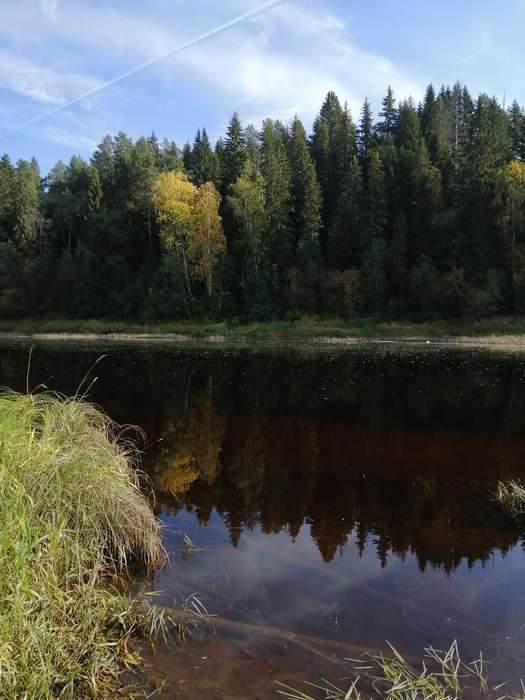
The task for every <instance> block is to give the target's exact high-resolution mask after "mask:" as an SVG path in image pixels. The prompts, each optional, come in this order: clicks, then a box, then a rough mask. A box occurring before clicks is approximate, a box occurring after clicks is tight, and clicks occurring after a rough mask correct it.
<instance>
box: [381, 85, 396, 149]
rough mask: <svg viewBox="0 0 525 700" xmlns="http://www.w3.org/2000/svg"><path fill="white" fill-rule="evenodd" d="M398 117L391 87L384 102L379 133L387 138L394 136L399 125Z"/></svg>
mask: <svg viewBox="0 0 525 700" xmlns="http://www.w3.org/2000/svg"><path fill="white" fill-rule="evenodd" d="M397 116H398V112H397V109H396V100H395V97H394V91H393V90H392V87H391V86H390V85H389V86H388V90H387V93H386V95H385V97H384V98H383V101H382V109H381V111H380V112H379V118H380V121H379V123H378V125H377V131H378V133H379V134H380V135H381V136H383V137H386V138H390V137H392V136H393V134H394V131H395V128H396V125H397Z"/></svg>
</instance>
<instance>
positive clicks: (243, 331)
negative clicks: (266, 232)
mask: <svg viewBox="0 0 525 700" xmlns="http://www.w3.org/2000/svg"><path fill="white" fill-rule="evenodd" d="M2 332H4V333H19V334H24V335H31V334H35V333H49V334H70V335H76V334H82V335H86V334H87V335H89V334H96V335H110V334H123V335H130V334H133V335H136V334H153V335H162V334H176V335H184V336H191V337H196V338H203V337H209V336H215V337H226V338H228V337H229V338H261V339H264V338H267V339H268V338H269V339H274V338H275V339H287V338H292V339H295V338H299V339H301V338H303V339H304V338H312V337H320V338H323V337H324V338H326V337H330V338H357V339H367V338H380V339H452V340H459V341H463V342H468V340H470V339H476V340H478V341H483V342H486V343H512V344H520V343H521V344H524V343H525V317H520V316H499V317H493V318H488V319H480V320H472V319H452V320H430V321H425V320H420V321H381V320H374V319H356V320H354V321H343V320H340V319H337V318H323V317H304V318H301V319H298V320H294V321H266V322H252V323H243V322H233V321H232V322H217V321H213V320H206V319H201V320H195V321H181V320H173V321H164V322H151V323H146V322H144V323H140V322H139V323H137V322H136V321H132V320H123V319H116V320H115V319H69V318H60V317H49V318H22V319H12V320H9V319H0V333H2Z"/></svg>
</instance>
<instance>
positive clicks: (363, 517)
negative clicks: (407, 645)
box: [149, 377, 525, 573]
mask: <svg viewBox="0 0 525 700" xmlns="http://www.w3.org/2000/svg"><path fill="white" fill-rule="evenodd" d="M213 387H214V383H213V381H212V378H211V377H209V378H208V383H207V386H206V387H205V388H204V389H202V390H200V391H199V392H196V391H194V392H193V394H192V397H191V401H190V403H189V405H188V404H187V405H186V406H185V409H184V412H183V414H182V415H179V416H174V417H173V418H167V419H166V421H165V423H164V424H163V426H162V429H161V441H160V442H159V443H158V447H157V449H156V450H155V451H154V453H153V454H152V455H150V461H149V463H150V465H151V476H152V478H153V482H154V486H155V491H156V493H157V497H158V499H159V502H160V503H161V505H162V506H163V507H165V508H168V509H169V510H170V511H171V512H173V513H177V512H179V511H180V509H182V508H185V509H186V510H188V511H189V512H192V513H194V515H195V517H196V518H197V520H198V521H199V523H200V524H203V525H206V524H208V522H209V521H210V518H211V516H212V513H213V511H214V510H216V511H217V512H218V513H219V514H220V515H221V516H222V518H223V520H224V522H225V524H226V526H227V529H228V532H229V537H230V540H231V543H232V544H233V545H234V546H235V545H237V543H238V542H239V540H240V539H241V537H242V532H243V530H245V529H252V528H254V527H256V526H258V527H260V529H261V530H262V532H264V533H278V532H286V533H288V534H289V536H290V537H291V538H292V539H293V538H295V537H297V535H298V534H299V532H300V530H301V528H303V527H304V528H308V529H309V532H310V534H311V537H312V539H313V540H314V542H315V543H316V546H317V548H318V550H319V552H320V554H321V556H322V558H323V560H324V561H325V562H330V561H331V560H332V559H333V558H334V557H335V556H336V555H337V554H343V553H344V551H345V548H347V547H349V546H352V547H356V548H357V551H358V553H359V555H362V554H363V552H364V550H365V547H367V548H372V549H373V550H374V551H375V552H376V555H377V558H378V559H379V560H380V562H381V565H382V566H386V565H387V562H388V560H389V557H391V556H395V557H399V558H401V559H403V558H405V557H406V555H407V554H408V553H412V554H414V555H415V556H416V557H417V560H418V564H419V567H420V569H421V570H422V571H423V570H425V568H426V567H427V566H431V567H433V568H441V569H443V570H444V571H445V572H446V573H451V572H453V571H454V570H455V568H456V567H457V566H458V565H459V564H460V563H461V562H462V561H466V562H467V564H468V566H469V567H470V566H472V565H473V564H474V563H475V562H476V561H481V562H487V561H488V560H489V559H490V558H491V556H492V554H493V553H494V552H495V551H496V550H499V551H500V552H501V553H502V554H505V553H507V552H508V551H509V550H510V549H511V548H513V547H514V546H515V545H516V544H518V542H519V541H520V539H521V533H520V532H519V531H518V530H517V529H516V527H515V525H514V524H513V523H512V522H510V521H509V520H508V519H507V518H506V517H505V516H503V515H502V513H501V512H500V511H499V509H498V508H497V506H496V504H495V502H494V498H493V493H494V488H495V483H496V480H497V478H498V477H499V476H501V475H502V474H503V473H505V474H506V475H509V474H514V473H518V472H519V470H520V467H521V465H523V463H524V457H525V445H524V444H523V442H522V441H519V440H516V441H514V442H512V443H508V442H505V443H503V442H502V441H501V440H500V439H499V437H498V436H494V435H492V436H480V435H476V434H473V435H465V434H461V433H454V432H450V433H448V434H446V435H444V434H443V433H442V432H433V431H430V430H428V429H425V428H424V427H420V428H414V427H408V426H406V425H374V424H370V423H369V422H367V423H365V424H363V423H362V422H356V421H353V420H348V419H347V418H345V417H330V419H327V418H325V417H315V416H303V417H297V416H289V415H281V414H273V413H270V414H269V413H266V412H264V411H263V412H257V413H254V414H251V415H247V414H243V413H235V412H230V413H223V412H221V410H220V407H219V406H218V405H217V403H216V401H215V398H214V397H215V393H214V389H213Z"/></svg>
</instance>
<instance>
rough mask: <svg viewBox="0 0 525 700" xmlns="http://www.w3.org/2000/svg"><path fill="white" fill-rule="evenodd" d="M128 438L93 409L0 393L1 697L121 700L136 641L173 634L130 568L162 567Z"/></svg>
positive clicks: (157, 534) (43, 396)
mask: <svg viewBox="0 0 525 700" xmlns="http://www.w3.org/2000/svg"><path fill="white" fill-rule="evenodd" d="M122 437H123V436H122V433H121V429H120V428H119V427H118V426H117V425H115V424H114V423H113V422H112V421H111V420H110V419H109V418H107V417H106V416H105V415H104V414H103V413H102V412H101V411H100V410H98V409H97V408H96V407H94V406H92V405H90V404H89V403H87V402H85V401H80V400H77V399H65V398H62V397H59V396H56V395H51V394H39V395H31V394H27V395H26V394H24V395H21V394H15V393H11V392H3V393H2V394H0V522H1V529H0V697H2V698H24V699H26V700H33V699H34V700H37V699H38V700H46V699H48V698H49V699H50V698H71V699H73V698H75V699H79V698H84V697H92V696H93V695H95V694H97V696H98V697H105V696H110V697H115V689H116V688H117V687H118V684H119V677H120V674H121V672H122V670H123V669H124V668H126V667H127V668H133V667H135V666H136V664H137V663H138V659H139V651H138V647H137V645H136V644H135V640H136V639H137V637H138V636H140V635H145V636H154V635H155V634H157V633H158V632H159V631H161V630H162V629H163V627H164V620H163V617H162V613H161V612H159V611H158V610H157V609H156V608H155V607H154V606H153V605H151V604H150V603H149V599H148V597H147V596H145V595H142V596H138V597H135V598H131V597H130V596H129V595H127V594H126V593H125V588H124V587H123V585H122V576H123V575H125V574H126V570H127V565H128V563H129V561H130V560H131V559H135V560H139V561H141V562H142V563H143V564H144V565H145V566H147V567H154V566H156V565H158V564H159V563H160V562H161V561H162V560H163V557H164V552H163V549H162V545H161V540H160V526H159V523H158V521H157V520H156V518H155V517H154V514H153V512H152V510H151V507H150V505H149V503H148V500H147V499H146V497H145V496H144V495H143V492H142V490H141V488H140V483H139V476H138V472H137V470H136V469H135V468H134V464H133V462H134V450H133V448H132V446H131V445H130V443H126V441H123V439H122Z"/></svg>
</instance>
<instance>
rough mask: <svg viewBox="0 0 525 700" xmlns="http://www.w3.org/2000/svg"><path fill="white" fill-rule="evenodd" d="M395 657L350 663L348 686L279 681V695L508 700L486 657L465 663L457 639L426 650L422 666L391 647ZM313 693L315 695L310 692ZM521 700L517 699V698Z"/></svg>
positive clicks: (339, 699)
mask: <svg viewBox="0 0 525 700" xmlns="http://www.w3.org/2000/svg"><path fill="white" fill-rule="evenodd" d="M390 650H391V653H390V654H387V655H385V654H383V653H379V654H377V653H370V652H367V653H365V654H363V656H362V657H361V659H348V661H349V662H352V664H353V669H352V678H348V679H346V683H345V684H344V685H345V687H344V688H342V687H340V685H341V684H342V683H343V682H342V681H341V682H340V683H339V684H338V685H335V684H334V683H332V682H330V681H325V680H323V681H322V683H319V684H312V683H306V684H305V685H307V686H309V688H311V689H312V690H311V691H309V692H303V691H301V690H296V689H294V688H291V687H290V686H287V685H284V684H283V683H278V685H279V690H278V691H277V693H278V694H279V695H282V696H284V697H286V698H288V700H321V699H322V700H362V699H364V698H367V699H372V700H461V699H462V698H466V697H487V698H500V700H501V698H504V697H507V698H510V697H511V696H510V695H507V694H506V693H505V684H499V685H494V686H490V685H489V680H488V676H487V671H486V664H485V662H484V660H483V656H480V657H479V658H478V659H476V660H475V661H472V662H469V663H466V662H464V661H462V659H461V656H460V653H459V648H458V644H457V642H456V641H454V642H453V643H452V644H451V646H450V647H449V649H447V650H446V651H439V650H437V649H435V648H434V647H427V648H426V649H425V650H424V658H423V662H422V663H421V666H420V667H419V668H416V667H414V666H413V665H412V664H411V663H410V662H409V661H407V660H406V659H405V657H403V656H402V655H401V654H400V653H399V652H398V651H397V649H395V648H394V647H393V646H390ZM311 693H314V694H311ZM521 697H522V696H521ZM516 700H517V698H516Z"/></svg>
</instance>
